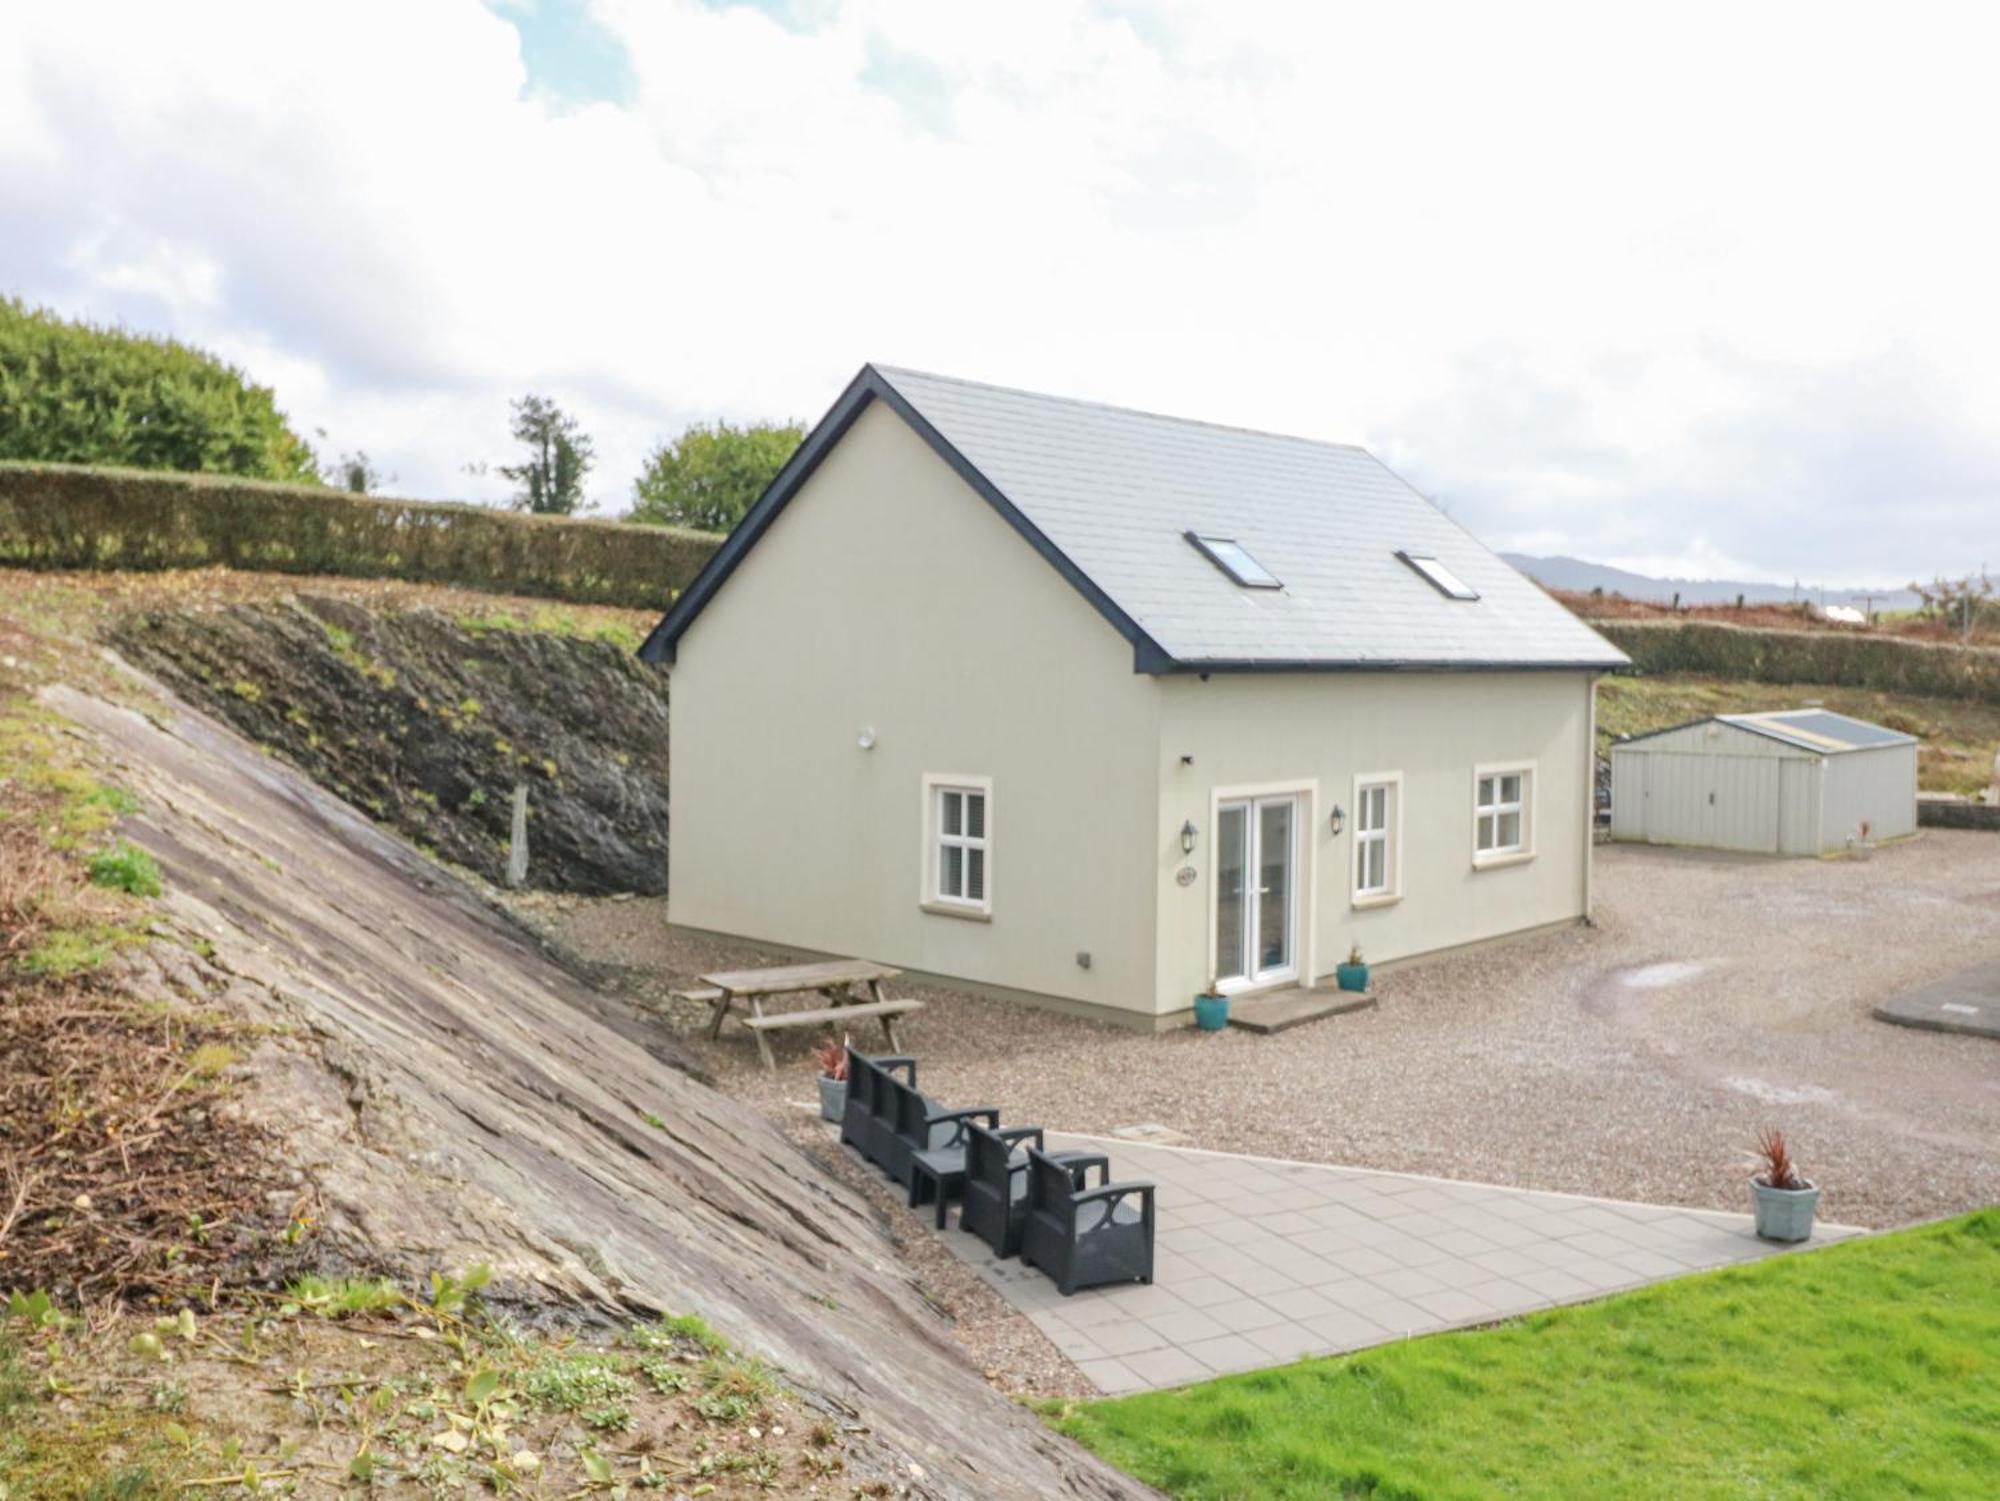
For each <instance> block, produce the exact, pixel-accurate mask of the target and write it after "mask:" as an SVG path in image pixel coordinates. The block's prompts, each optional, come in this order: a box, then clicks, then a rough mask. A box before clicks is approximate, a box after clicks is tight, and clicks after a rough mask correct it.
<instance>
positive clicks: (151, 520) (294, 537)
mask: <svg viewBox="0 0 2000 1501" xmlns="http://www.w3.org/2000/svg"><path fill="white" fill-rule="evenodd" d="M721 541H722V539H721V538H720V537H715V536H711V535H710V534H708V533H706V532H691V531H683V530H681V529H679V528H676V527H665V526H631V525H627V524H624V523H621V522H615V521H583V520H574V519H571V518H569V517H563V516H527V515H522V514H520V513H518V512H514V511H499V510H492V509H489V508H487V507H484V506H473V505H457V504H445V503H438V502H432V501H415V500H379V499H376V498H374V497H371V496H365V495H350V494H348V493H347V492H345V491H342V490H334V489H323V488H318V487H314V486H308V485H275V484H267V483H262V482H259V481H252V480H241V479H233V478H230V477H227V476H221V475H202V474H168V473H158V472H152V471H143V470H133V469H101V468H85V467H80V466H74V465H67V464H16V463H0V564H13V565H16V566H21V567H30V568H136V569H158V568H203V567H209V566H213V565H221V566H223V567H226V568H240V569H245V570H252V571H261V572H271V573H319V574H338V575H342V576H344V577H349V578H399V579H419V580H423V581H426V582H431V583H445V584H456V585H459V586H461V587H463V588H467V589H483V590H490V591H493V592H495V593H504V594H532V595H540V596H545V597H547V598H551V599H563V600H570V601H573V602H575V603H578V604H602V605H630V606H634V607H637V608H643V609H660V608H664V607H665V606H666V605H667V604H669V603H670V602H671V601H672V600H673V598H674V596H675V595H676V594H678V593H679V592H680V590H681V589H682V588H683V587H685V586H686V584H687V583H688V581H689V580H690V579H692V578H693V577H694V576H695V574H696V573H697V572H699V571H700V569H701V566H702V565H703V564H704V563H706V562H707V561H708V559H709V557H710V556H711V555H712V554H713V553H714V551H715V549H716V548H717V547H718V546H719V545H720V544H721Z"/></svg>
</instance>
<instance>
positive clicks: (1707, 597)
mask: <svg viewBox="0 0 2000 1501" xmlns="http://www.w3.org/2000/svg"><path fill="white" fill-rule="evenodd" d="M1500 556H1501V557H1502V558H1503V559H1505V560H1506V561H1507V562H1508V563H1509V564H1511V565H1512V566H1513V567H1515V568H1518V569H1520V570H1521V572H1523V573H1525V574H1526V575H1527V576H1528V577H1529V578H1531V579H1533V580H1534V581H1535V582H1536V583H1538V584H1540V585H1542V586H1543V587H1544V588H1547V589H1569V590H1574V591H1575V592H1577V593H1579V594H1588V593H1589V592H1590V591H1591V590H1593V589H1602V590H1603V591H1604V592H1605V593H1606V594H1622V595H1624V596H1625V597H1626V598H1627V599H1643V600H1651V601H1657V602H1658V603H1660V604H1668V603H1671V602H1672V600H1673V598H1674V596H1675V595H1679V596H1680V601H1681V603H1682V604H1684V605H1733V604H1735V603H1736V600H1737V598H1738V596H1741V598H1742V600H1743V602H1744V603H1745V604H1750V605H1769V604H1785V603H1789V602H1790V601H1792V600H1798V599H1809V600H1811V601H1812V602H1813V603H1814V604H1826V605H1858V606H1861V607H1863V608H1867V607H1869V606H1870V605H1871V604H1872V606H1873V608H1875V609H1877V610H1912V609H1915V608H1916V607H1917V604H1918V600H1917V597H1916V595H1914V594H1912V593H1911V592H1910V591H1909V590H1908V589H1890V588H1882V589H1833V588H1825V587H1822V586H1820V585H1817V584H1805V583H1800V584H1771V583H1753V582H1750V581H1747V580H1742V579H1675V578H1664V579H1663V578H1653V577H1651V576H1649V575H1647V574H1643V573H1632V572H1630V571H1629V570H1627V569H1624V568H1613V567H1611V566H1610V565H1609V564H1608V563H1586V562H1585V561H1584V560H1583V559H1582V558H1563V557H1556V558H1536V557H1530V556H1529V555H1528V554H1526V553H1518V552H1503V553H1501V554H1500Z"/></svg>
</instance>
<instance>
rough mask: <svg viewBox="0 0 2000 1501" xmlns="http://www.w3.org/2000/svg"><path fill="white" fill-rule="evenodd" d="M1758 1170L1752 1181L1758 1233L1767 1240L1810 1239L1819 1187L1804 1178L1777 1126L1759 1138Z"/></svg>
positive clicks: (1751, 1186)
mask: <svg viewBox="0 0 2000 1501" xmlns="http://www.w3.org/2000/svg"><path fill="white" fill-rule="evenodd" d="M1757 1163H1758V1170H1757V1173H1756V1175H1755V1176H1754V1177H1752V1178H1751V1179H1750V1196H1751V1198H1752V1199H1753V1200H1754V1201H1755V1204H1756V1209H1757V1233H1758V1235H1760V1236H1762V1237H1763V1238H1764V1239H1765V1240H1780V1241H1800V1240H1807V1239H1810V1238H1811V1236H1812V1227H1813V1210H1814V1209H1815V1208H1817V1207H1818V1205H1819V1185H1818V1184H1817V1183H1814V1182H1813V1181H1812V1180H1811V1179H1810V1178H1806V1177H1803V1176H1801V1175H1800V1173H1799V1168H1798V1164H1797V1163H1796V1162H1794V1161H1793V1160H1792V1153H1791V1148H1790V1146H1789V1145H1787V1143H1786V1141H1785V1133H1784V1132H1782V1131H1780V1130H1779V1129H1777V1127H1775V1126H1773V1127H1771V1128H1769V1129H1767V1130H1766V1131H1765V1132H1764V1133H1763V1134H1762V1135H1761V1136H1759V1137H1758V1138H1757Z"/></svg>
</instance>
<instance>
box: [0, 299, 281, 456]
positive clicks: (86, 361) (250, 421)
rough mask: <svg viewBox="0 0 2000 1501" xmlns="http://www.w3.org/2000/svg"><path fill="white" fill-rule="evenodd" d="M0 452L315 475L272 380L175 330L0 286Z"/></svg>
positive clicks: (0, 453) (17, 454) (13, 454)
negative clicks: (82, 310)
mask: <svg viewBox="0 0 2000 1501" xmlns="http://www.w3.org/2000/svg"><path fill="white" fill-rule="evenodd" d="M0 459H21V460H26V461H29V462H35V463H60V464H122V465H125V466H126V467H128V468H133V469H178V470H182V471H185V472H188V473H207V474H240V475H244V476H247V477H249V478H253V479H271V480H293V481H298V482H301V483H305V484H315V483H317V482H318V480H319V472H318V462H317V460H316V459H315V457H314V455H313V451H312V449H311V448H310V447H309V446H308V445H307V444H306V442H305V441H304V440H303V439H302V438H300V437H299V435H298V434H297V433H295V432H293V431H292V430H291V428H290V427H289V426H287V425H286V422H285V416H284V414H283V413H282V412H280V411H279V410H278V408H277V403H276V401H275V399H274V398H273V396H272V394H271V390H270V388H269V387H268V386H258V385H252V384H251V382H250V379H249V377H248V376H246V375H245V374H244V373H243V372H242V371H241V370H239V369H237V368H236V367H235V366H234V365H230V364H226V363H224V362H223V361H222V360H219V359H217V358H216V357H215V356H214V355H212V354H208V353H205V352H204V351H202V350H199V349H194V348H191V347H190V346H188V345H186V344H182V343H179V342H177V341H176V340H173V339H161V338H154V337H151V336H149V335H145V334H134V333H127V332H126V331H125V330H123V329H119V328H100V327H98V326H96V325H94V324H90V323H83V322H71V321H69V320H67V319H64V318H60V317H58V316H56V315H55V314H54V313H52V312H49V311H48V310H47V309H45V308H30V307H29V306H28V305H27V304H26V303H24V302H20V301H18V300H16V299H13V298H8V297H0Z"/></svg>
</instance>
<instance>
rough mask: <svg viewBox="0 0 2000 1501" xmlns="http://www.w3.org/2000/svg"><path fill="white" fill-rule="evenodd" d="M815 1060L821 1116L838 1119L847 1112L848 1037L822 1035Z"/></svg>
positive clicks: (833, 1119)
mask: <svg viewBox="0 0 2000 1501" xmlns="http://www.w3.org/2000/svg"><path fill="white" fill-rule="evenodd" d="M813 1062H814V1063H816V1064H818V1065H819V1118H820V1119H821V1120H823V1121H837V1120H839V1119H840V1118H841V1117H842V1116H844V1115H845V1114H847V1039H846V1038H842V1039H841V1040H840V1041H838V1042H835V1041H834V1040H833V1039H832V1038H831V1037H822V1038H821V1039H820V1040H819V1046H817V1047H815V1048H814V1049H813Z"/></svg>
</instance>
